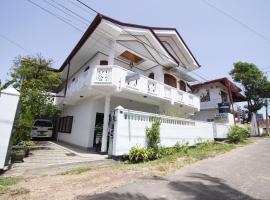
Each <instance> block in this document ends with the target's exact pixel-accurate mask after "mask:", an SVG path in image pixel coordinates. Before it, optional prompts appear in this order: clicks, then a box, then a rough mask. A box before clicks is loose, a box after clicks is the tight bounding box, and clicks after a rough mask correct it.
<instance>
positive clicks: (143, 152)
mask: <svg viewBox="0 0 270 200" xmlns="http://www.w3.org/2000/svg"><path fill="white" fill-rule="evenodd" d="M150 153H152V152H150V151H149V150H148V149H146V148H144V147H138V146H136V147H132V148H131V149H130V151H129V160H130V162H132V163H139V162H146V161H148V160H149V155H150Z"/></svg>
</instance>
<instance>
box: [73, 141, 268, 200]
mask: <svg viewBox="0 0 270 200" xmlns="http://www.w3.org/2000/svg"><path fill="white" fill-rule="evenodd" d="M269 150H270V139H260V140H258V141H256V143H254V144H251V145H248V146H245V147H242V148H238V149H236V150H233V151H231V152H229V153H226V154H223V155H220V156H218V157H215V158H211V159H207V160H203V161H200V162H198V163H195V164H193V165H190V166H187V167H184V168H182V169H180V170H178V171H177V172H176V173H174V174H171V175H168V176H165V177H152V178H145V179H144V180H141V181H139V182H136V183H132V184H128V185H126V186H123V187H120V188H116V189H114V190H112V191H110V192H107V193H104V194H101V195H96V196H79V197H78V199H80V200H88V199H89V200H90V199H91V200H116V199H117V200H135V199H136V200H169V199H170V200H171V199H177V200H182V199H185V200H186V199H189V200H190V199H192V200H223V199H224V200H229V199H237V200H253V199H270V155H269V153H270V151H269Z"/></svg>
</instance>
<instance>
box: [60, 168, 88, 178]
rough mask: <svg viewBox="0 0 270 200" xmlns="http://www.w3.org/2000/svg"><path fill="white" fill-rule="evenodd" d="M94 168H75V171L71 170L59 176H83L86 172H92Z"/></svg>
mask: <svg viewBox="0 0 270 200" xmlns="http://www.w3.org/2000/svg"><path fill="white" fill-rule="evenodd" d="M91 170H92V168H91V167H78V168H74V169H70V170H67V171H64V172H61V173H58V174H57V175H62V176H64V175H77V174H81V173H84V172H88V171H91Z"/></svg>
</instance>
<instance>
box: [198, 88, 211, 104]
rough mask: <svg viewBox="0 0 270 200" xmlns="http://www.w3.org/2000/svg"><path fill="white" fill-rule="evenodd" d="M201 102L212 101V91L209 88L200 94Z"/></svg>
mask: <svg viewBox="0 0 270 200" xmlns="http://www.w3.org/2000/svg"><path fill="white" fill-rule="evenodd" d="M200 99H201V102H208V101H210V92H209V89H206V90H205V91H203V92H202V93H201V95H200Z"/></svg>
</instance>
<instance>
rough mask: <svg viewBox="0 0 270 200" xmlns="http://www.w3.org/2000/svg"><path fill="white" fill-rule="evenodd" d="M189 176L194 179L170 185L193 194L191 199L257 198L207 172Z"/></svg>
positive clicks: (186, 193) (176, 189)
mask: <svg viewBox="0 0 270 200" xmlns="http://www.w3.org/2000/svg"><path fill="white" fill-rule="evenodd" d="M188 178H191V179H192V180H191V181H182V182H181V181H172V182H169V183H168V187H169V188H170V189H171V190H174V191H177V192H181V193H182V194H184V195H185V196H191V198H190V199H193V200H217V199H218V200H228V199H231V200H255V198H252V197H250V196H249V195H246V194H244V193H242V192H241V191H238V190H236V189H234V188H232V187H231V186H229V185H227V184H226V183H225V182H224V181H223V180H222V179H219V178H216V177H212V176H209V175H206V174H191V175H190V176H188ZM179 197H180V196H179ZM179 199H180V198H179ZM257 200H258V199H257Z"/></svg>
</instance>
